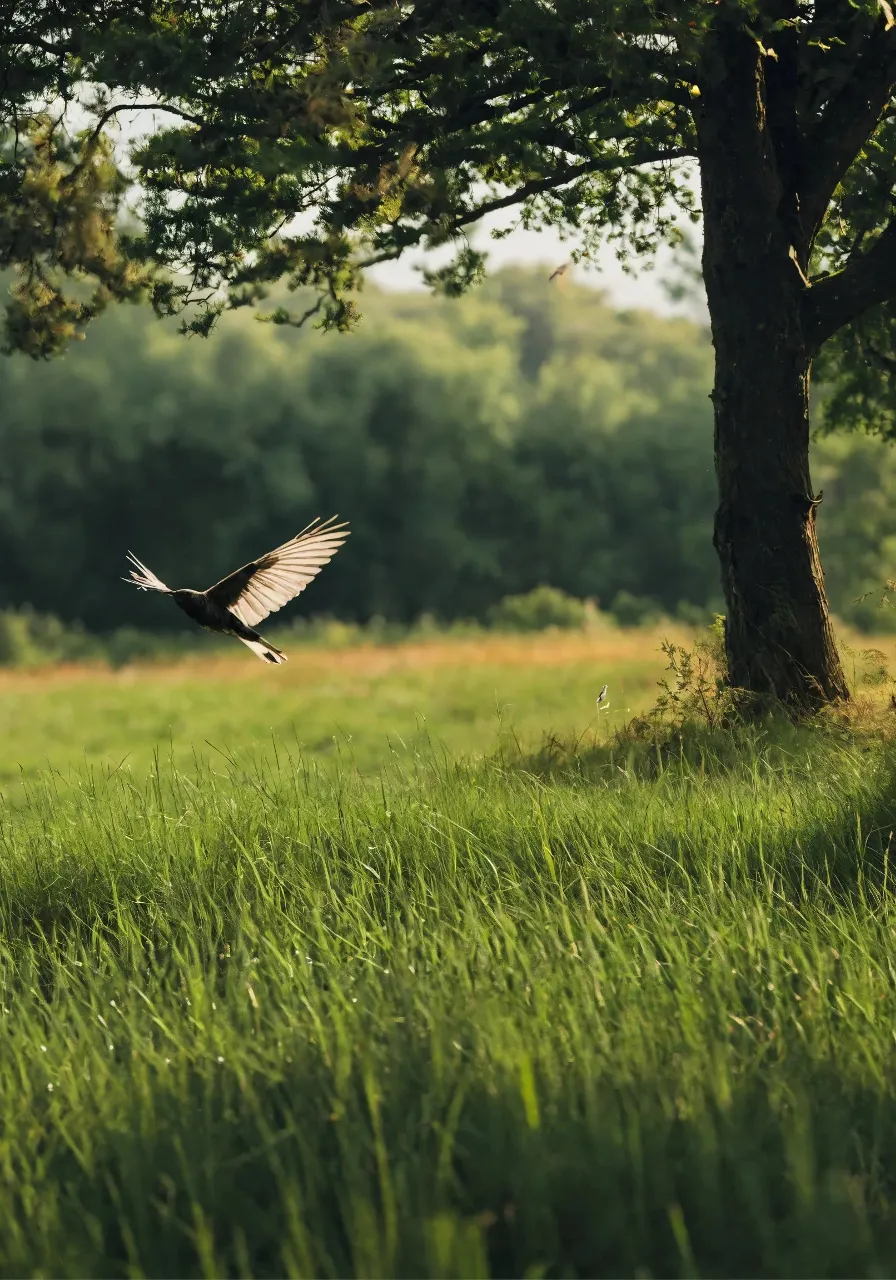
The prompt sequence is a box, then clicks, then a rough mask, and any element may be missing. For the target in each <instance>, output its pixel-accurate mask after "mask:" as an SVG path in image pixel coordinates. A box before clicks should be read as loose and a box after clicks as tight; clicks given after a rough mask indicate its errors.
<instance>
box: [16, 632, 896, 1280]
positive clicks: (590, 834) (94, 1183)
mask: <svg viewBox="0 0 896 1280" xmlns="http://www.w3.org/2000/svg"><path fill="white" fill-rule="evenodd" d="M658 640H659V635H658V634H639V633H628V632H614V633H607V634H605V635H601V636H588V635H556V636H532V637H521V638H510V637H500V636H492V637H480V638H478V639H477V638H471V639H467V640H456V641H450V642H449V641H447V640H444V639H433V640H431V641H427V642H422V641H420V642H413V643H408V644H404V645H397V646H379V647H377V646H371V645H367V646H359V647H355V648H351V649H346V650H344V651H340V652H335V653H327V652H325V651H323V650H314V649H308V650H305V651H301V652H299V651H296V652H294V653H292V654H291V657H290V663H289V664H288V665H287V667H286V668H277V669H273V670H272V669H269V668H265V667H263V666H262V665H261V664H260V663H256V662H254V661H253V660H252V659H251V657H249V656H248V655H246V656H244V655H242V653H240V654H239V655H234V656H224V657H222V656H220V655H219V654H218V653H217V652H216V653H215V654H214V656H210V657H209V660H208V661H207V662H203V661H202V660H201V658H190V659H189V660H186V661H184V662H181V663H178V664H174V665H170V666H165V665H158V664H156V665H145V666H137V667H133V668H126V669H123V670H122V671H119V672H110V671H107V670H103V669H100V668H98V667H93V668H92V667H89V666H84V667H73V668H66V669H54V670H45V671H35V672H13V671H8V672H5V673H2V674H0V718H2V728H3V733H2V741H3V748H2V765H0V767H2V790H3V793H4V800H3V805H2V807H0V841H2V850H3V858H2V864H0V865H2V875H0V975H2V977H0V984H2V993H0V994H2V1004H0V1027H2V1032H3V1035H4V1038H5V1039H4V1044H5V1052H4V1053H3V1054H2V1055H0V1162H2V1169H3V1173H4V1177H5V1182H6V1187H7V1194H6V1196H5V1197H4V1198H3V1199H2V1201H0V1274H2V1275H8V1276H22V1275H28V1276H87V1275H91V1276H120V1275H126V1276H133V1277H138V1276H209V1277H211V1276H221V1275H233V1276H279V1275H288V1276H346V1275H359V1276H392V1275H395V1276H399V1275H400V1276H419V1275H426V1276H429V1275H431V1276H531V1277H536V1276H578V1275H582V1276H590V1275H631V1276H645V1277H646V1276H695V1275H706V1274H709V1275H719V1276H740V1275H747V1274H751V1275H768V1276H795V1275H813V1276H828V1275H830V1276H840V1275H844V1276H845V1275H853V1276H859V1275H862V1276H878V1275H886V1274H891V1273H892V1272H893V1270H894V1268H896V1198H894V1197H896V1187H894V1173H893V1170H894V1167H896V968H894V963H893V955H894V939H896V911H894V908H893V905H892V894H891V882H892V878H893V874H894V871H893V868H892V866H891V856H892V852H893V850H892V842H893V830H894V829H896V745H894V742H893V740H892V738H891V735H890V734H889V732H888V731H887V730H886V721H885V720H884V719H883V718H882V716H883V714H884V713H881V714H880V715H878V716H877V718H876V719H872V718H871V717H870V716H869V718H868V720H867V723H865V722H863V721H862V720H861V719H859V720H856V721H853V722H850V723H845V722H843V721H841V720H838V719H836V718H829V719H826V720H824V721H819V722H818V723H813V724H810V725H805V726H801V727H794V726H791V725H786V724H783V723H774V724H773V723H769V724H764V725H759V726H753V727H749V728H748V727H743V726H742V727H734V728H729V729H723V728H718V727H716V728H708V727H706V726H703V727H700V726H696V727H694V728H693V729H692V730H690V731H688V732H687V733H685V734H682V735H678V736H674V735H673V736H672V737H668V736H667V737H665V738H663V736H662V735H661V734H660V733H659V732H658V733H657V734H655V735H654V736H653V737H651V736H650V735H649V734H642V735H641V736H636V735H633V734H631V733H629V734H628V735H626V734H622V735H620V736H615V730H616V729H618V728H619V727H620V726H621V725H622V724H623V723H624V722H625V721H627V720H630V719H631V717H632V715H634V714H635V713H636V712H640V711H643V710H644V709H646V708H647V707H648V706H649V705H650V703H651V701H652V699H653V698H654V696H655V692H656V680H657V679H658V677H659V676H660V674H661V671H662V667H663V659H662V657H661V655H660V654H659V653H658V652H657V645H658ZM881 647H882V648H883V647H884V646H883V645H882V646H881ZM866 666H867V663H866ZM605 681H606V682H607V683H608V684H609V685H610V696H611V709H610V711H609V712H608V713H606V714H605V715H602V716H601V717H599V718H596V717H595V712H594V697H595V694H596V692H597V690H598V689H599V688H600V685H601V684H603V683H604V682H605ZM614 716H615V717H616V719H611V717H614ZM546 732H547V733H549V734H550V735H551V736H550V738H549V739H548V741H547V745H546V743H545V737H544V735H545V733H546Z"/></svg>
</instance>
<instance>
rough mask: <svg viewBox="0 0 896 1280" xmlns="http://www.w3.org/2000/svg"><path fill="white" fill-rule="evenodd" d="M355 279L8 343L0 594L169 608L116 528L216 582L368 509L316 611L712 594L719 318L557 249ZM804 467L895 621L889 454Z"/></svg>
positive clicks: (829, 524)
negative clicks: (239, 307) (551, 264)
mask: <svg viewBox="0 0 896 1280" xmlns="http://www.w3.org/2000/svg"><path fill="white" fill-rule="evenodd" d="M363 302H364V308H363V309H364V320H363V322H362V324H361V327H360V329H359V330H358V332H357V333H354V334H352V335H350V336H348V337H345V336H340V335H334V334H329V335H323V334H321V333H318V332H316V331H313V330H309V331H300V332H296V331H295V330H292V329H277V328H273V327H271V326H268V325H262V324H259V323H257V321H256V320H255V319H254V317H253V316H251V315H249V314H246V313H242V312H238V313H235V314H232V315H230V316H228V317H226V318H225V320H224V321H223V323H222V325H221V329H220V331H219V332H218V333H217V334H215V335H214V336H213V337H212V338H211V339H210V340H208V341H203V340H201V339H195V338H194V339H185V338H183V337H181V336H180V335H179V334H178V333H177V331H176V329H175V328H174V327H172V326H167V325H165V324H161V323H159V322H158V321H156V320H154V319H153V318H151V316H150V315H149V314H147V313H146V312H144V311H143V310H142V309H140V308H137V307H118V308H117V309H115V310H114V311H112V312H110V313H109V314H107V315H106V316H105V317H104V318H103V319H102V320H101V321H100V322H99V323H97V325H96V327H95V328H94V329H92V330H91V332H90V335H89V337H88V339H87V341H86V342H84V343H83V344H81V345H80V346H78V347H77V348H75V349H74V350H73V351H71V353H70V354H69V355H67V356H66V357H65V358H63V359H60V360H58V361H56V362H54V363H51V364H41V365H38V364H33V363H31V362H28V361H26V360H25V359H23V358H20V357H17V358H9V359H5V360H2V361H0V563H2V566H3V569H2V573H0V608H7V607H13V606H21V605H23V604H30V605H32V606H33V607H34V608H36V609H38V610H40V611H42V612H48V613H53V614H56V615H57V616H59V617H60V618H62V619H63V620H65V621H70V622H71V621H80V622H83V623H84V624H85V625H86V626H87V627H88V628H90V629H91V630H93V631H105V630H109V629H112V628H115V627H118V626H121V625H128V624H130V625H136V626H142V627H144V628H149V629H157V630H163V629H165V628H168V627H178V626H179V625H180V620H179V618H178V616H177V613H176V611H174V610H171V609H169V608H166V607H165V605H164V601H160V600H156V599H148V598H146V597H140V596H138V594H137V593H136V592H134V591H130V590H128V588H127V587H126V586H125V585H124V584H123V583H122V582H121V580H120V579H121V575H122V573H123V572H124V570H125V553H126V551H127V550H128V549H129V548H130V549H132V550H134V551H135V552H136V553H137V554H138V555H139V556H140V557H141V559H143V560H145V561H146V563H147V564H149V565H150V566H151V567H152V568H153V569H154V570H155V571H156V572H157V573H158V574H159V575H160V576H161V577H162V578H164V579H165V580H166V581H168V582H169V583H171V584H172V585H184V586H205V585H208V584H210V583H211V582H212V581H214V580H215V579H217V578H218V577H220V576H222V575H223V574H224V573H226V572H227V571H229V570H231V569H233V568H235V567H236V566H237V565H239V564H241V563H243V562H244V561H246V560H248V559H251V558H252V557H253V556H255V555H258V554H260V553H261V552H263V551H266V550H268V549H269V548H270V547H272V546H274V545H276V544H277V543H279V542H282V541H284V540H285V539H286V538H287V537H289V536H290V535H291V534H292V533H294V532H296V531H297V530H298V529H299V528H301V527H302V526H303V525H304V524H306V523H307V522H308V520H309V519H311V518H312V517H313V516H315V515H318V514H319V515H322V516H327V515H330V514H331V513H333V512H339V514H340V515H341V516H343V517H344V518H346V519H348V520H349V521H350V522H351V526H352V530H353V534H352V537H351V538H350V540H349V542H348V543H347V545H346V547H345V549H344V550H343V551H342V552H341V553H340V555H339V556H338V557H337V558H336V560H335V561H334V563H333V565H332V566H331V567H330V569H328V571H327V573H325V574H323V575H322V576H321V578H320V579H319V580H318V581H317V582H316V583H315V584H314V585H313V587H312V588H311V589H310V590H309V592H308V595H307V596H306V597H303V599H302V603H301V605H300V606H299V607H300V609H302V611H303V612H305V613H308V614H312V613H313V614H331V615H334V616H336V617H339V618H343V619H345V620H352V621H366V620H368V619H369V618H371V617H374V616H381V617H384V618H387V619H390V620H394V621H400V622H408V621H411V620H413V619H415V618H416V617H418V616H420V615H421V614H424V613H429V614H433V615H435V616H436V617H437V618H439V619H442V620H445V621H449V620H452V619H456V618H482V617H484V616H485V614H486V612H487V610H488V609H489V607H490V606H492V605H494V604H495V603H496V602H497V601H498V600H500V599H501V598H502V597H504V596H506V595H509V594H515V593H519V592H524V591H528V590H530V589H531V588H533V587H535V586H538V585H540V584H549V585H551V586H554V587H559V588H561V589H562V590H564V591H566V592H569V593H570V594H572V595H575V596H578V597H581V598H592V599H596V600H597V601H598V603H599V605H600V607H602V608H604V609H612V608H613V604H614V601H616V600H617V598H618V597H619V593H620V592H622V593H625V598H626V599H627V598H629V597H631V596H635V597H640V598H642V599H643V600H644V601H645V602H647V601H650V602H653V603H655V605H656V607H658V608H660V609H662V610H663V611H664V612H666V613H669V614H672V615H675V614H678V615H680V616H688V615H689V613H693V611H694V610H704V611H709V610H711V609H713V608H716V607H717V608H719V609H721V608H722V605H721V598H720V597H721V592H720V589H719V581H718V569H717V562H716V558H715V555H714V552H713V549H712V542H711V539H712V513H713V508H714V504H715V483H714V477H713V470H712V412H711V405H710V402H709V399H708V393H709V389H710V385H711V363H712V351H711V347H710V342H709V337H708V334H707V333H706V332H705V331H703V330H701V329H700V328H698V327H696V326H695V325H693V324H691V323H689V322H687V321H684V320H668V319H661V318H658V317H657V316H654V315H651V314H646V313H643V312H620V311H615V310H613V309H611V308H610V307H609V306H607V305H606V303H605V302H604V300H603V299H602V297H601V295H600V294H599V293H598V292H596V291H594V290H591V289H587V288H584V287H580V286H577V285H576V284H575V283H573V282H568V281H567V280H565V279H564V280H563V281H562V282H558V281H555V282H553V283H550V282H549V281H548V279H547V272H546V271H540V272H534V273H533V272H526V271H522V270H518V269H513V270H505V271H503V272H501V273H499V274H498V275H496V276H494V277H492V278H491V279H490V280H489V281H488V282H487V283H486V284H485V285H484V286H483V287H482V288H481V289H479V290H478V291H476V292H475V293H474V294H473V295H471V296H468V297H466V298H464V299H462V300H461V301H449V300H444V299H438V298H433V297H430V296H428V295H422V294H421V295H417V294H403V295H394V294H386V293H378V292H375V291H372V290H368V291H367V293H366V294H365V297H364V299H363ZM813 482H814V485H815V488H816V490H817V489H823V490H824V502H823V505H822V508H821V510H820V513H819V521H820V537H821V543H822V553H823V557H824V563H825V568H826V573H827V581H828V589H829V594H830V596H831V602H832V605H833V608H834V610H835V612H837V613H838V614H839V615H840V616H841V617H843V618H845V619H847V620H848V621H851V622H853V623H855V624H857V625H860V626H862V625H864V626H874V627H879V626H882V625H886V623H887V622H889V621H890V619H891V617H892V618H896V611H892V614H891V613H890V612H889V611H881V610H880V609H879V608H877V607H876V602H875V600H873V599H869V600H866V601H864V602H863V603H861V604H859V603H856V601H857V598H858V597H860V596H861V595H863V594H864V593H866V592H869V591H876V592H877V597H878V598H879V596H880V591H881V589H882V588H883V585H884V582H885V580H886V579H887V578H889V577H892V576H894V566H896V501H894V498H896V453H894V452H893V450H892V449H891V448H890V447H889V446H886V445H884V444H882V443H881V442H880V441H878V440H875V439H872V438H869V437H866V436H858V435H855V434H851V435H850V434H843V435H840V436H836V437H834V436H831V437H825V438H822V439H820V440H819V441H817V442H816V444H815V446H814V463H813Z"/></svg>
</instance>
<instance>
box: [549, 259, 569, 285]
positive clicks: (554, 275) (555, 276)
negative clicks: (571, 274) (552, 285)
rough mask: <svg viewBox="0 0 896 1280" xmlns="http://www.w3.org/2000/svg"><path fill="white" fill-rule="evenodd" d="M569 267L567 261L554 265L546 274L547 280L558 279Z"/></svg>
mask: <svg viewBox="0 0 896 1280" xmlns="http://www.w3.org/2000/svg"><path fill="white" fill-rule="evenodd" d="M568 269H569V263H568V262H564V263H563V264H562V266H559V267H556V268H555V269H554V270H553V271H552V272H551V274H550V275H549V276H548V280H549V281H550V280H558V279H559V278H560V276H562V275H563V274H564V273H565V272H566V271H567V270H568Z"/></svg>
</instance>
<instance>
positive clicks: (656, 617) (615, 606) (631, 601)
mask: <svg viewBox="0 0 896 1280" xmlns="http://www.w3.org/2000/svg"><path fill="white" fill-rule="evenodd" d="M679 607H680V606H679ZM610 613H611V614H612V616H613V617H614V618H615V619H616V621H617V622H618V623H619V625H620V627H652V626H654V625H655V624H656V623H657V622H661V621H662V619H663V610H662V609H661V607H660V605H659V604H658V603H657V601H656V600H654V598H653V596H636V595H632V593H631V591H617V592H616V595H615V596H614V597H613V603H612V604H611V605H610Z"/></svg>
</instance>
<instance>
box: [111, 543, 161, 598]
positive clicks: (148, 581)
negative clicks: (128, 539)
mask: <svg viewBox="0 0 896 1280" xmlns="http://www.w3.org/2000/svg"><path fill="white" fill-rule="evenodd" d="M128 559H129V560H130V562H131V564H133V565H135V566H136V569H131V576H130V577H129V578H122V582H129V583H130V584H131V586H132V587H139V588H140V590H141V591H165V592H167V593H168V594H169V595H170V594H171V588H170V587H166V586H165V584H164V582H163V581H162V579H161V578H157V577H156V575H155V574H154V573H153V571H152V569H147V567H146V565H145V564H143V562H142V561H140V560H138V559H137V557H136V556H135V555H134V553H133V551H129V552H128Z"/></svg>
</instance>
